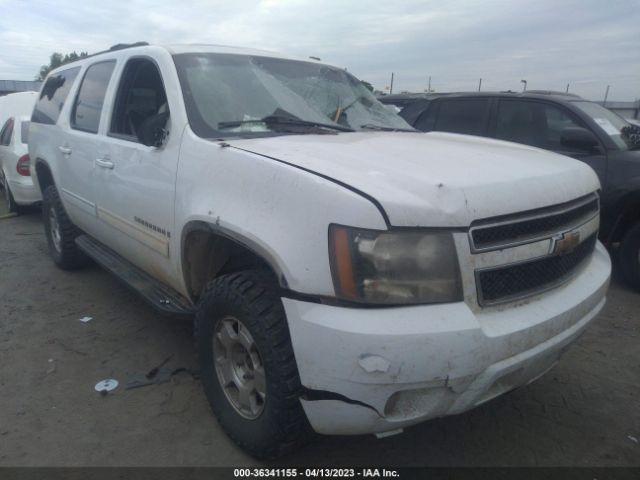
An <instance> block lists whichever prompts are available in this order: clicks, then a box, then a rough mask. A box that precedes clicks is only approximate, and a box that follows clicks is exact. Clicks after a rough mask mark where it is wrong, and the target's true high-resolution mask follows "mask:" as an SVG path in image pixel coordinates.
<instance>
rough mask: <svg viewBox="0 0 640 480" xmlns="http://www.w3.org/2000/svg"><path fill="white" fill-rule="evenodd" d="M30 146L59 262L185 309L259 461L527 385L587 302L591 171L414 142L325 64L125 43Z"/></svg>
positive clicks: (39, 126)
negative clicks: (90, 267) (88, 267)
mask: <svg viewBox="0 0 640 480" xmlns="http://www.w3.org/2000/svg"><path fill="white" fill-rule="evenodd" d="M29 137H30V141H29V153H30V156H31V158H32V159H33V160H34V161H35V174H36V177H37V179H38V184H39V186H40V189H41V190H42V192H43V195H44V205H43V218H44V228H45V232H46V238H47V241H48V245H49V250H50V252H51V256H52V257H53V260H54V262H55V263H56V264H57V265H59V266H60V267H61V268H63V269H69V270H71V269H75V268H79V267H81V266H82V265H83V264H84V263H85V261H86V259H87V257H91V258H93V259H94V260H95V261H97V262H98V263H99V264H101V265H103V266H104V267H105V268H107V269H108V270H110V271H111V272H113V273H115V274H116V275H117V276H118V277H119V278H121V279H122V280H123V281H124V282H125V283H127V284H128V285H129V286H131V287H132V288H134V289H136V290H137V291H139V292H140V294H141V295H142V296H143V297H145V298H146V299H147V300H148V301H149V302H150V303H151V304H152V305H153V306H154V307H156V308H157V309H159V310H160V311H164V312H168V313H171V314H176V315H177V314H182V315H185V316H188V317H191V316H193V315H195V320H194V322H195V330H194V331H195V337H196V348H197V351H198V354H199V361H200V373H201V378H202V384H203V387H204V391H205V393H206V396H207V398H208V400H209V402H210V404H211V408H212V410H213V412H214V413H215V415H216V417H217V418H218V421H219V422H220V425H221V426H222V427H223V428H224V430H225V431H226V432H227V433H228V434H229V436H230V437H231V438H232V439H233V440H234V441H235V442H237V443H238V445H240V446H241V447H242V448H244V449H245V450H246V451H248V452H249V453H251V454H252V455H255V456H258V457H273V456H277V455H280V454H283V453H286V452H289V451H291V450H292V449H293V448H295V447H296V446H297V445H299V444H300V443H302V442H303V441H304V440H305V439H306V438H308V435H309V433H310V431H311V430H315V431H316V432H319V433H322V434H364V433H376V434H383V433H384V432H386V433H388V432H398V431H400V430H401V429H402V428H403V427H405V426H408V425H413V424H415V423H419V422H422V421H424V420H426V419H429V418H433V417H438V416H443V415H449V414H454V413H459V412H463V411H465V410H468V409H470V408H473V407H475V406H476V405H480V404H481V403H484V402H486V401H488V400H490V399H492V398H494V397H496V396H498V395H500V394H503V393H505V392H508V391H510V390H512V389H514V388H516V387H518V386H521V385H525V384H527V383H528V382H531V381H533V380H534V379H536V378H538V377H539V376H540V375H542V374H543V373H545V372H546V371H547V370H549V369H550V368H551V367H552V366H553V365H554V364H555V363H556V362H557V361H558V359H559V357H560V355H561V354H562V353H563V352H564V351H565V350H566V349H567V347H568V346H569V345H570V344H571V342H573V341H574V340H575V339H576V338H577V337H578V336H579V335H580V334H581V333H582V332H583V331H584V330H585V328H586V327H587V326H588V325H589V323H590V322H591V321H592V320H593V318H594V317H595V316H596V314H597V313H598V312H599V311H600V309H601V308H602V306H603V305H604V302H605V295H606V292H607V287H608V283H609V276H610V269H611V265H610V260H609V256H608V254H607V252H606V250H605V249H604V248H603V247H602V245H601V244H600V243H599V242H598V241H597V238H596V234H597V231H598V226H599V197H598V190H599V188H600V186H599V182H598V178H597V176H596V175H595V174H594V173H593V171H592V170H591V169H590V168H588V167H587V166H586V165H584V164H581V163H579V162H574V161H573V160H571V159H568V158H565V157H562V156H560V155H556V154H553V153H550V152H544V151H541V150H538V149H534V148H530V147H526V146H519V145H514V144H509V143H505V142H496V141H491V140H487V139H480V138H472V137H466V136H461V135H450V134H444V133H439V134H432V135H424V134H422V133H419V132H416V131H415V130H413V129H412V128H411V127H409V126H408V125H407V124H406V122H405V121H404V120H403V119H402V118H400V117H399V116H397V115H396V114H395V113H393V112H391V111H389V110H388V109H387V108H386V107H384V106H383V105H382V104H380V103H379V102H378V101H377V100H376V99H375V97H373V95H372V94H371V93H370V92H369V91H368V90H367V89H366V87H364V86H363V85H362V84H361V83H360V82H359V81H358V80H357V79H355V78H354V77H353V76H352V75H351V74H350V73H348V72H347V71H345V70H344V69H342V68H336V67H333V66H330V65H325V64H322V63H319V62H309V61H305V60H296V59H292V58H289V57H286V56H282V55H278V54H274V53H271V52H265V51H260V50H247V49H237V48H231V47H215V46H193V45H192V46H169V47H161V46H144V45H138V46H132V47H128V48H127V47H126V46H119V47H117V48H114V49H112V50H110V51H106V52H103V53H100V54H97V55H94V56H90V57H88V58H86V59H82V60H79V61H77V62H74V63H71V64H68V65H64V66H63V67H60V68H58V69H56V70H54V71H53V72H52V73H51V74H50V75H49V76H48V77H47V79H46V81H45V83H44V85H43V87H42V93H41V95H40V97H39V100H38V103H37V105H36V107H35V109H34V112H33V116H32V120H31V129H30V131H29ZM114 301H117V300H116V299H114Z"/></svg>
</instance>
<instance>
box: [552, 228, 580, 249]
mask: <svg viewBox="0 0 640 480" xmlns="http://www.w3.org/2000/svg"><path fill="white" fill-rule="evenodd" d="M579 244H580V232H567V233H565V234H564V235H562V236H561V237H559V238H556V239H555V243H554V246H553V253H555V254H556V255H563V254H566V253H569V252H572V251H573V250H574V249H575V248H576V247H577V246H578V245H579Z"/></svg>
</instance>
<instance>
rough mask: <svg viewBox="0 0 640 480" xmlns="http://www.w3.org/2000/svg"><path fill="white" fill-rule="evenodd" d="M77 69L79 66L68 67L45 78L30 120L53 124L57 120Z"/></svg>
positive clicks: (78, 69) (76, 74)
mask: <svg viewBox="0 0 640 480" xmlns="http://www.w3.org/2000/svg"><path fill="white" fill-rule="evenodd" d="M79 71H80V67H75V68H69V69H67V70H63V71H61V72H58V73H56V74H54V75H50V76H49V78H47V81H46V82H44V86H43V87H42V91H41V92H40V97H39V98H38V101H37V102H36V106H35V108H34V110H33V115H32V116H31V121H32V122H36V123H45V124H49V125H54V124H55V123H56V122H57V121H58V117H59V116H60V111H61V110H62V107H63V105H64V102H65V100H66V99H67V95H69V91H70V90H71V86H72V85H73V81H74V80H75V79H76V76H78V72H79Z"/></svg>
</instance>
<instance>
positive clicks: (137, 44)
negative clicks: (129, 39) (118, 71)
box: [94, 42, 149, 55]
mask: <svg viewBox="0 0 640 480" xmlns="http://www.w3.org/2000/svg"><path fill="white" fill-rule="evenodd" d="M147 46H149V42H134V43H117V44H115V45H112V46H110V47H109V50H105V51H106V52H115V51H116V50H124V49H125V48H133V47H147ZM99 53H104V52H99ZM94 55H97V53H96V54H94Z"/></svg>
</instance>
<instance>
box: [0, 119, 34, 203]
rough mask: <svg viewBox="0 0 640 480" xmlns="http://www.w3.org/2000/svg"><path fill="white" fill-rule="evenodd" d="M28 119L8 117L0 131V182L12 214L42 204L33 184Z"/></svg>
mask: <svg viewBox="0 0 640 480" xmlns="http://www.w3.org/2000/svg"><path fill="white" fill-rule="evenodd" d="M28 132H29V117H26V116H24V117H9V118H8V119H7V121H6V122H5V123H4V125H3V126H2V130H0V182H1V184H2V187H3V189H4V196H5V199H6V202H7V205H8V208H9V211H10V212H16V213H19V211H20V209H21V208H22V207H26V206H29V205H33V204H35V203H38V202H40V201H42V197H41V195H40V191H39V190H38V189H37V187H36V186H35V185H34V184H33V181H32V180H31V171H30V170H31V168H30V167H31V162H30V160H29V153H28V147H27V134H28Z"/></svg>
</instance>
